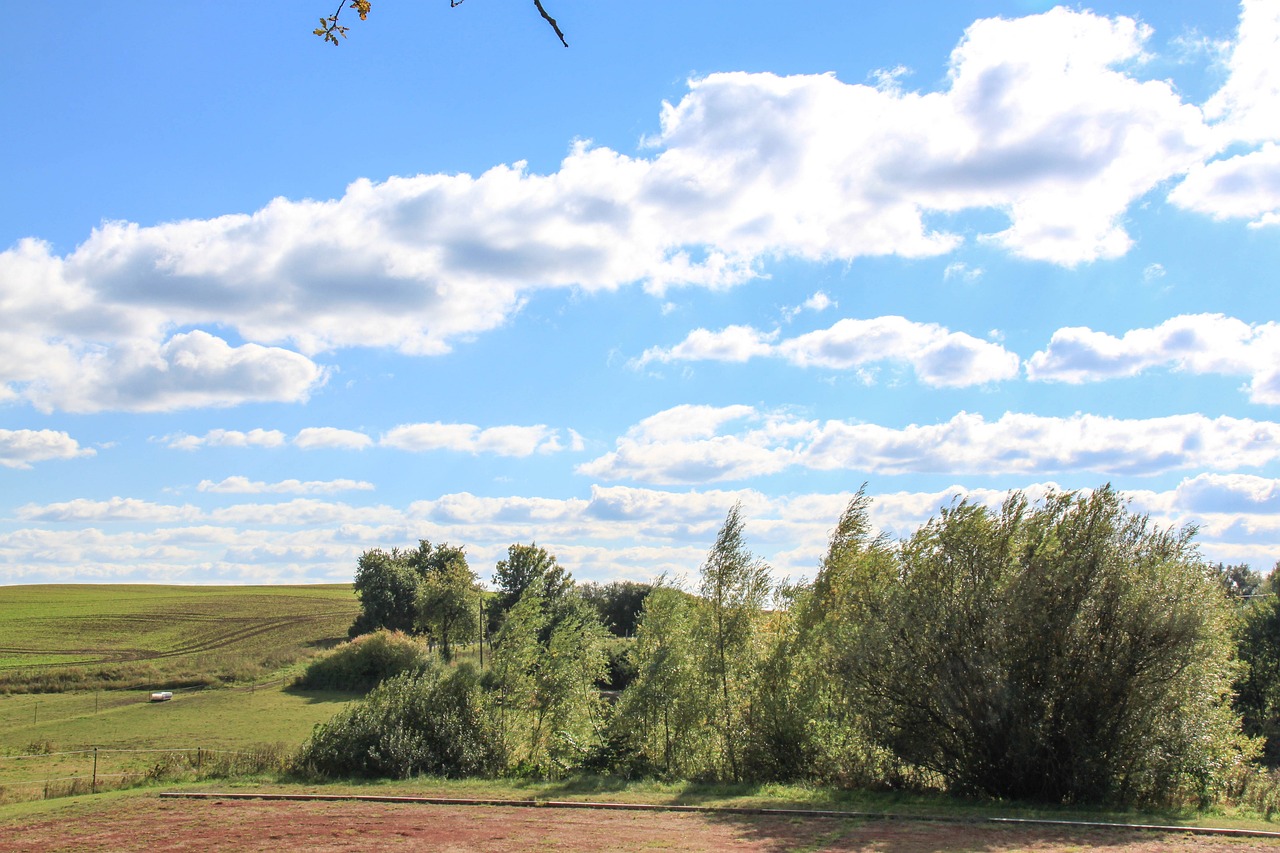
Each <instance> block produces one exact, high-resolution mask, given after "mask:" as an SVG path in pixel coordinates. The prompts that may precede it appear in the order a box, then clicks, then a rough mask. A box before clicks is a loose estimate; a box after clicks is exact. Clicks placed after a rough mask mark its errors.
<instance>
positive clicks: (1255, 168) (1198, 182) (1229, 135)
mask: <svg viewBox="0 0 1280 853" xmlns="http://www.w3.org/2000/svg"><path fill="white" fill-rule="evenodd" d="M1277 55H1280V6H1277V5H1276V4H1275V3H1274V2H1271V0H1244V2H1242V3H1241V6H1240V27H1239V30H1238V33H1237V36H1236V39H1235V42H1234V43H1233V44H1232V45H1231V48H1230V52H1229V56H1228V58H1227V61H1226V65H1227V69H1228V75H1227V80H1226V82H1225V83H1224V84H1223V86H1222V88H1221V89H1219V90H1218V92H1217V93H1215V94H1214V95H1213V97H1211V98H1210V99H1209V100H1208V101H1207V102H1206V103H1205V105H1204V113H1205V116H1206V117H1208V118H1209V119H1210V120H1211V121H1212V122H1213V132H1214V134H1215V140H1216V147H1217V149H1218V150H1220V151H1225V150H1227V149H1228V148H1231V147H1233V146H1234V147H1237V148H1238V147H1240V146H1242V145H1243V146H1246V147H1248V148H1250V149H1251V150H1248V151H1246V152H1244V153H1236V154H1233V155H1232V156H1229V157H1226V158H1224V159H1220V160H1213V161H1211V162H1208V163H1203V164H1197V165H1196V166H1194V167H1193V168H1192V169H1191V171H1190V173H1189V174H1188V175H1187V178H1186V180H1185V181H1183V182H1182V183H1180V184H1179V185H1178V186H1177V187H1175V188H1174V189H1173V191H1172V192H1171V193H1170V194H1169V200H1170V201H1172V202H1173V203H1174V204H1177V205H1180V206H1182V207H1185V208H1188V209H1190V210H1195V211H1198V212H1200V213H1206V214H1209V215H1210V216H1212V217H1214V218H1215V219H1248V220H1250V224H1251V225H1253V226H1255V227H1260V226H1264V225H1276V224H1280V149H1278V148H1277V147H1276V146H1277V143H1280V73H1277V66H1276V56H1277Z"/></svg>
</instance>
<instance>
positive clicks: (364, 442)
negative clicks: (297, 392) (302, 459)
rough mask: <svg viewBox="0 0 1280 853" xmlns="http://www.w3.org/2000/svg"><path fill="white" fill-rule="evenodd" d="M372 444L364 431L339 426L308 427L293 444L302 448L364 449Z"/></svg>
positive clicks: (298, 435)
mask: <svg viewBox="0 0 1280 853" xmlns="http://www.w3.org/2000/svg"><path fill="white" fill-rule="evenodd" d="M372 444H373V439H372V438H370V437H369V436H368V435H365V434H364V433H362V432H357V431H355V430H350V429H338V428H337V427H307V428H305V429H301V430H298V434H297V435H295V436H294V437H293V446H294V447H298V448H301V449H302V450H364V449H365V448H366V447H369V446H370V445H372Z"/></svg>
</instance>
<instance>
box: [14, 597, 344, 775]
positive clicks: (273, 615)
mask: <svg viewBox="0 0 1280 853" xmlns="http://www.w3.org/2000/svg"><path fill="white" fill-rule="evenodd" d="M358 610H359V607H358V602H357V601H356V598H355V596H354V595H353V594H352V590H351V587H350V586H349V585H345V584H338V585H331V586H295V587H287V586H275V587H260V586H240V587H231V586H227V587H208V586H189V587H183V586H150V585H110V586H107V585H65V586H21V587H0V625H4V632H3V635H2V636H0V800H13V799H18V800H21V799H28V798H30V797H32V796H37V797H38V796H42V795H43V794H44V793H45V792H46V791H49V792H50V793H52V794H63V793H71V792H75V791H79V790H84V789H86V788H87V787H88V786H90V785H91V784H92V782H91V780H92V779H93V778H94V770H93V766H94V763H95V760H96V763H97V765H98V766H97V774H96V775H97V777H98V780H99V783H100V784H97V785H96V786H95V787H97V788H98V789H102V788H104V787H113V786H115V785H118V784H122V783H129V784H131V783H134V782H136V781H138V780H140V779H145V778H148V777H150V778H158V777H161V776H165V777H167V778H172V777H173V776H174V775H175V774H176V775H181V774H182V773H183V772H184V771H192V772H199V773H202V774H204V775H209V774H210V773H214V774H217V773H223V774H230V775H240V774H242V773H243V772H244V770H245V769H246V767H248V768H249V769H269V768H270V767H271V766H273V765H275V764H279V763H280V760H283V757H285V756H287V755H288V754H290V753H291V752H292V750H294V749H295V748H296V747H297V745H298V744H299V743H300V742H301V741H302V740H304V739H305V738H306V736H307V735H308V733H310V731H311V729H312V728H313V727H314V726H315V725H316V724H317V723H319V722H323V721H324V720H327V719H329V718H330V717H331V716H332V715H333V714H334V713H336V712H337V711H338V710H339V709H340V708H342V707H344V705H345V704H346V703H347V702H349V701H350V700H352V699H354V698H355V696H356V694H353V693H343V692H339V691H299V690H294V689H292V687H291V684H292V681H293V677H294V675H295V674H296V673H297V672H298V671H299V670H300V668H301V667H302V666H303V665H304V664H305V662H306V661H308V660H310V659H311V658H313V657H315V656H316V655H317V654H319V653H321V652H323V651H324V650H325V649H328V648H330V647H332V646H333V645H335V644H337V643H338V642H341V641H342V640H344V639H346V634H347V628H348V627H349V626H350V625H351V622H352V620H353V619H354V618H355V615H356V613H357V612H358ZM159 689H165V690H172V691H173V692H174V698H173V699H172V700H171V701H168V702H161V703H153V702H150V701H149V698H150V693H151V691H152V690H159ZM95 748H96V749H97V755H96V756H95V755H94V750H95ZM51 780H52V781H51Z"/></svg>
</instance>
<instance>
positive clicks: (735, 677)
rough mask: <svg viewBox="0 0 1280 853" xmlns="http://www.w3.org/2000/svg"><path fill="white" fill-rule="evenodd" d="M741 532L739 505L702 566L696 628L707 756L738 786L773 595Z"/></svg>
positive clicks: (765, 568)
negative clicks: (760, 632) (761, 630)
mask: <svg viewBox="0 0 1280 853" xmlns="http://www.w3.org/2000/svg"><path fill="white" fill-rule="evenodd" d="M742 528H743V522H742V508H741V506H740V505H738V504H735V505H734V507H733V508H732V509H731V510H729V515H728V517H727V518H726V519H725V522H724V526H723V527H721V528H720V533H719V534H718V535H717V536H716V541H715V544H714V545H712V546H711V551H710V552H709V553H708V554H707V559H706V562H704V563H703V564H702V580H701V583H700V584H699V587H698V592H699V595H700V597H701V602H700V604H699V607H698V610H697V618H696V619H695V620H694V627H693V644H694V649H695V655H696V660H697V665H698V673H699V675H700V680H701V685H700V686H701V689H702V691H703V692H704V694H705V695H706V697H707V702H708V705H709V708H708V711H709V717H710V719H711V721H712V724H711V727H712V731H713V738H712V745H711V755H710V756H708V757H709V758H710V759H711V761H712V764H713V766H714V765H718V766H719V775H720V777H721V778H728V779H731V780H732V781H735V782H736V781H740V780H741V779H743V778H744V775H745V768H744V767H743V766H742V761H741V744H742V743H743V741H744V740H745V737H746V734H747V731H746V729H747V724H748V719H747V716H748V712H749V703H748V700H749V697H750V695H751V690H752V687H753V685H754V683H755V677H756V675H757V672H756V663H757V651H758V649H757V638H756V632H757V629H758V627H759V622H760V617H761V611H762V610H763V607H764V602H765V598H766V596H767V595H768V594H769V567H768V566H766V565H765V564H764V563H763V562H761V561H759V560H757V559H756V558H755V557H754V556H752V554H751V552H750V551H748V550H747V547H746V540H745V538H744V537H743V532H742Z"/></svg>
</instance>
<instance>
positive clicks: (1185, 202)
mask: <svg viewBox="0 0 1280 853" xmlns="http://www.w3.org/2000/svg"><path fill="white" fill-rule="evenodd" d="M1169 200H1170V201H1172V202H1173V203H1174V204H1177V205H1180V206H1182V207H1185V208H1189V209H1191V210H1195V211H1198V212H1200V213H1207V214H1209V215H1210V216H1212V217H1213V218H1214V219H1229V218H1236V219H1249V220H1251V223H1250V224H1251V225H1254V226H1263V225H1276V224H1280V146H1277V145H1276V144H1275V143H1274V142H1268V143H1267V144H1265V145H1263V146H1262V147H1261V148H1260V149H1259V150H1257V151H1252V152H1250V153H1248V154H1239V155H1236V156H1234V157H1228V158H1227V159H1225V160H1215V161H1213V162H1212V163H1206V164H1205V165H1203V166H1197V167H1196V168H1194V169H1192V170H1191V173H1190V174H1189V175H1187V179H1186V180H1185V181H1183V182H1182V183H1181V184H1179V185H1178V186H1177V187H1176V188H1175V189H1174V190H1173V192H1171V193H1169Z"/></svg>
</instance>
